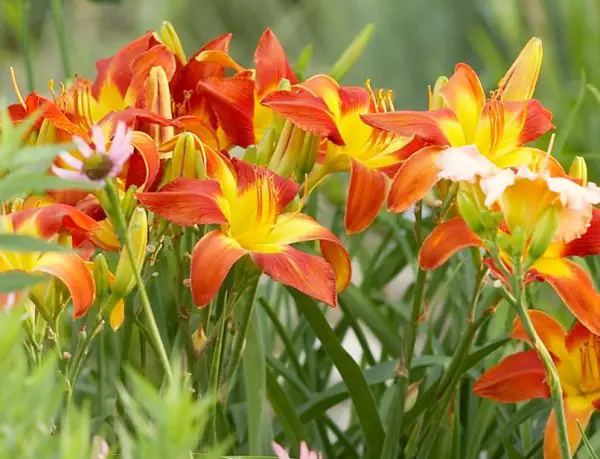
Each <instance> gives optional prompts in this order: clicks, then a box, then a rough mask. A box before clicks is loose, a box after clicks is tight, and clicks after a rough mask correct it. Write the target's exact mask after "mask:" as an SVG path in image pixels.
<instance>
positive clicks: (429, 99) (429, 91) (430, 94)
mask: <svg viewBox="0 0 600 459" xmlns="http://www.w3.org/2000/svg"><path fill="white" fill-rule="evenodd" d="M432 102H433V89H432V88H431V85H430V84H428V85H427V106H428V107H431V103H432Z"/></svg>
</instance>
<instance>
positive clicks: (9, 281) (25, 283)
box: [0, 271, 46, 293]
mask: <svg viewBox="0 0 600 459" xmlns="http://www.w3.org/2000/svg"><path fill="white" fill-rule="evenodd" d="M45 278H46V276H44V275H40V274H27V273H24V272H22V271H8V272H4V273H0V293H9V292H16V291H18V290H22V289H24V288H26V287H31V286H32V285H35V284H38V283H40V282H42V281H43V280H44V279H45Z"/></svg>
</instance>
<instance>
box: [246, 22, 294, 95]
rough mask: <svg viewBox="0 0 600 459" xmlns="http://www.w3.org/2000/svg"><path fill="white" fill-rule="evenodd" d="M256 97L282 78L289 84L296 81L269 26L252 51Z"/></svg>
mask: <svg viewBox="0 0 600 459" xmlns="http://www.w3.org/2000/svg"><path fill="white" fill-rule="evenodd" d="M254 64H255V65H256V87H257V92H258V98H259V99H262V98H263V97H264V96H265V94H268V93H269V92H271V91H274V90H275V89H276V88H277V86H278V85H279V82H280V81H281V80H283V79H284V78H285V79H287V80H288V81H289V82H290V84H296V83H297V82H298V80H297V78H296V75H295V74H294V71H293V70H292V67H291V66H290V64H289V62H288V59H287V56H286V55H285V51H284V50H283V47H282V46H281V43H279V40H278V39H277V37H276V36H275V34H274V33H273V31H272V30H271V29H269V28H267V29H265V31H264V33H263V34H262V35H261V37H260V40H259V41H258V46H257V47H256V51H255V52H254Z"/></svg>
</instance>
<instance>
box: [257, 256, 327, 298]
mask: <svg viewBox="0 0 600 459" xmlns="http://www.w3.org/2000/svg"><path fill="white" fill-rule="evenodd" d="M281 249H282V251H281V252H279V253H259V252H254V253H252V254H251V256H252V259H253V260H254V263H256V264H257V265H258V266H259V267H260V268H261V269H262V270H263V271H264V272H265V274H267V275H268V276H270V277H271V278H272V279H273V280H275V281H276V282H279V283H281V284H284V285H289V286H291V287H294V288H295V289H298V290H300V291H301V292H303V293H305V294H306V295H308V296H311V297H313V298H315V299H317V300H319V301H322V302H324V303H326V304H328V305H330V306H336V305H337V289H336V278H335V273H334V270H333V268H332V266H331V265H330V264H329V263H328V262H327V261H326V260H325V259H324V258H323V257H319V256H316V255H309V254H308V253H304V252H301V251H300V250H298V249H295V248H293V247H290V246H283V247H282V248H281Z"/></svg>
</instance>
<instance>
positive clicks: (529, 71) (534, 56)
mask: <svg viewBox="0 0 600 459" xmlns="http://www.w3.org/2000/svg"><path fill="white" fill-rule="evenodd" d="M542 55H543V48H542V40H540V39H539V38H537V37H533V38H532V39H530V40H529V41H528V42H527V44H526V45H525V47H524V48H523V49H522V51H521V53H520V54H519V57H517V59H516V60H515V62H514V63H513V64H512V65H511V67H510V69H508V72H506V75H504V76H503V77H502V79H501V80H500V81H499V82H498V89H499V90H500V91H501V93H502V100H505V101H511V100H527V99H531V97H532V96H533V91H534V90H535V85H536V83H537V80H538V76H539V74H540V67H541V66H542Z"/></svg>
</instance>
